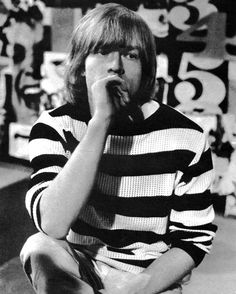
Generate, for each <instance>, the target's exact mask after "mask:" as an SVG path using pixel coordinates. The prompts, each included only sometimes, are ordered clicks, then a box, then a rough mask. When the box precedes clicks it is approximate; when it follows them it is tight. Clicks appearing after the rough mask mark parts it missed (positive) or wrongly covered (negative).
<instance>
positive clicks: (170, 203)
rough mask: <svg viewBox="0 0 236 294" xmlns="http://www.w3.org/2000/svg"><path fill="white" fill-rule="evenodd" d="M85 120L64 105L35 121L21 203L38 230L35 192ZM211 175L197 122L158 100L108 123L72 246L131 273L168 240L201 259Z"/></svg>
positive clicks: (210, 213)
mask: <svg viewBox="0 0 236 294" xmlns="http://www.w3.org/2000/svg"><path fill="white" fill-rule="evenodd" d="M87 123H88V120H87V118H86V117H85V116H84V114H83V113H82V112H81V113H79V111H76V110H75V107H73V106H72V105H70V104H65V105H63V106H61V107H59V108H57V109H54V110H50V111H46V112H44V113H43V114H42V115H41V117H40V118H39V119H38V121H37V122H36V123H35V125H34V126H33V128H32V131H31V136H30V142H29V150H30V161H31V165H32V167H33V174H32V177H31V184H30V187H29V190H28V192H27V195H26V207H27V209H28V211H29V214H30V216H31V217H32V219H33V220H34V223H35V225H36V227H37V228H38V229H39V230H41V227H40V213H39V201H40V198H41V197H43V193H44V190H45V189H47V187H48V186H49V185H50V183H51V181H53V179H54V178H55V177H56V176H57V174H58V173H59V172H60V171H61V169H62V168H63V166H64V165H65V163H66V161H67V160H68V159H69V158H70V156H71V154H72V152H73V150H74V149H75V148H76V146H77V145H78V144H79V143H80V141H81V140H82V139H83V136H84V134H85V133H86V129H87ZM212 178H213V170H212V161H211V152H210V149H209V147H208V144H207V143H206V138H205V135H204V133H203V131H202V129H201V128H200V127H199V126H198V125H197V124H195V123H194V122H192V121H191V120H189V119H188V118H187V117H185V116H184V115H182V114H181V113H179V112H177V111H176V110H174V109H172V108H171V107H169V106H166V105H163V104H161V105H160V107H159V109H158V110H157V111H156V112H155V113H154V114H152V115H151V116H150V117H149V118H147V119H146V120H144V122H142V123H136V124H132V123H130V124H127V125H126V127H125V128H115V129H112V130H111V132H110V133H109V135H108V137H107V140H106V144H105V148H104V153H103V156H102V158H101V161H100V164H99V171H98V175H97V178H96V182H95V184H94V187H93V189H92V192H91V195H90V197H89V200H88V202H87V203H86V205H85V206H84V207H83V209H82V211H81V212H80V214H79V217H78V219H77V221H76V222H75V223H74V224H73V226H72V227H71V229H70V231H69V233H68V236H67V239H68V241H69V242H70V243H71V244H72V246H74V248H75V249H78V248H80V249H81V248H82V249H83V250H85V251H86V252H87V253H88V254H90V255H91V256H92V257H94V258H95V259H97V260H100V261H104V262H106V263H108V264H110V265H111V266H114V267H116V268H118V269H122V270H126V271H130V272H134V273H138V272H140V271H142V270H143V268H145V267H147V266H148V265H149V264H150V263H151V262H153V261H154V260H155V259H157V258H159V257H160V256H161V255H162V254H163V253H165V252H166V251H167V250H169V249H170V248H171V247H178V248H181V249H183V250H184V251H186V252H187V253H188V254H189V255H190V256H191V257H192V258H193V259H194V261H195V263H196V265H198V264H199V263H200V262H201V261H202V259H203V258H204V255H205V253H208V252H209V251H210V248H211V244H212V239H213V238H214V235H215V231H216V226H215V225H213V224H212V221H213V219H214V210H213V207H212V197H211V193H210V186H211V182H212ZM65 197H69V195H66V196H65Z"/></svg>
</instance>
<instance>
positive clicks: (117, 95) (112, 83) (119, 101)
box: [90, 75, 130, 119]
mask: <svg viewBox="0 0 236 294" xmlns="http://www.w3.org/2000/svg"><path fill="white" fill-rule="evenodd" d="M90 100H91V101H90V108H91V113H92V116H95V115H97V116H99V117H102V118H105V119H106V118H111V117H112V116H113V115H114V114H115V112H117V111H119V110H120V108H121V107H125V106H126V105H127V104H128V103H129V102H130V99H129V94H128V90H127V86H126V83H125V81H124V80H123V79H122V78H120V77H119V76H117V75H109V76H107V77H105V78H102V79H99V80H97V81H96V82H94V83H93V85H92V86H91V99H90Z"/></svg>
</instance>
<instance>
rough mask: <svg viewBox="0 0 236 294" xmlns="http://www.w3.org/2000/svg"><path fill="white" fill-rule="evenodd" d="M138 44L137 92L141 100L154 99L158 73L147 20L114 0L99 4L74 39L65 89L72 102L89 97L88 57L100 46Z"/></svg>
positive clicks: (142, 101) (80, 25) (84, 20)
mask: <svg viewBox="0 0 236 294" xmlns="http://www.w3.org/2000/svg"><path fill="white" fill-rule="evenodd" d="M132 44H135V46H137V47H138V49H139V52H140V58H141V65H142V78H141V84H140V89H139V91H138V99H139V103H140V104H143V103H145V102H147V101H149V100H150V99H152V98H153V95H154V89H155V76H156V48H155V42H154V37H153V35H152V33H151V31H150V29H149V27H148V25H147V24H146V23H145V22H144V20H143V19H142V18H141V17H140V16H139V15H138V14H137V13H135V12H134V11H132V10H130V9H128V8H126V7H124V6H122V5H119V4H115V3H108V4H104V5H101V6H98V7H96V8H94V9H93V10H91V11H90V12H89V13H88V14H86V15H85V16H84V17H83V18H81V20H80V21H79V24H78V25H77V27H76V29H75V31H74V33H73V35H72V39H71V49H70V53H69V56H68V60H67V71H66V89H67V92H68V94H69V99H70V100H69V101H70V102H72V103H77V102H78V99H86V100H87V91H86V83H85V77H84V75H83V73H84V69H85V60H86V57H87V56H88V55H89V54H90V53H96V52H97V51H98V49H101V48H118V47H120V46H121V47H126V46H131V45H132Z"/></svg>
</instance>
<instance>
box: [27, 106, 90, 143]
mask: <svg viewBox="0 0 236 294" xmlns="http://www.w3.org/2000/svg"><path fill="white" fill-rule="evenodd" d="M86 128H87V124H86V122H85V121H84V120H83V117H82V118H81V119H80V116H79V113H77V111H76V108H75V106H74V105H72V104H64V105H62V106H60V107H57V108H54V109H51V110H46V111H44V112H43V113H42V114H41V115H40V117H39V118H38V120H37V121H36V122H35V124H34V126H33V128H32V131H31V136H32V134H34V136H35V135H36V136H37V134H38V133H39V132H52V131H53V132H57V133H58V134H59V135H60V136H61V137H64V135H65V132H70V133H72V134H73V135H74V136H75V137H78V139H80V137H81V136H82V135H83V134H84V132H85V131H86Z"/></svg>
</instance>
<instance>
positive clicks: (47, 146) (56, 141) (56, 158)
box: [25, 112, 68, 230]
mask: <svg viewBox="0 0 236 294" xmlns="http://www.w3.org/2000/svg"><path fill="white" fill-rule="evenodd" d="M29 157H30V163H31V167H32V169H33V173H32V175H31V180H30V185H29V189H28V192H27V194H26V200H25V202H26V208H27V210H28V212H29V215H30V217H31V218H32V219H33V221H34V224H35V226H36V227H37V229H38V230H41V227H40V214H39V202H40V199H41V197H42V195H43V192H44V190H45V189H47V187H48V186H49V185H50V183H51V182H52V181H53V179H54V178H55V177H56V176H57V174H58V173H59V172H60V171H61V169H62V168H63V166H64V165H65V163H66V162H67V160H68V151H67V150H66V141H65V138H63V131H62V130H60V127H58V122H57V124H55V123H54V120H53V118H52V117H50V114H49V113H48V112H45V113H43V115H42V116H41V117H40V118H39V119H38V121H37V122H36V123H35V125H34V126H33V127H32V130H31V134H30V141H29Z"/></svg>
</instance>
